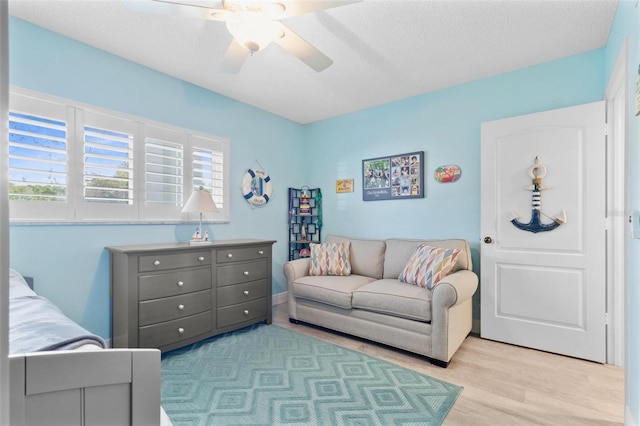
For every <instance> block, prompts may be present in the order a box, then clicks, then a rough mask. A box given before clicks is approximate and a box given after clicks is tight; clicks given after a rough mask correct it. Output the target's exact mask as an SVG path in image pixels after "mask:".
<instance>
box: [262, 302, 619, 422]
mask: <svg viewBox="0 0 640 426" xmlns="http://www.w3.org/2000/svg"><path fill="white" fill-rule="evenodd" d="M273 308H274V311H273V322H274V324H278V325H280V326H283V327H286V328H289V329H291V330H295V331H298V332H300V333H304V334H308V335H310V336H313V337H316V338H320V339H323V340H325V341H329V342H331V343H334V344H336V345H340V346H344V347H347V348H349V349H353V350H356V351H360V352H364V353H366V354H369V355H371V356H374V357H377V358H381V359H384V360H387V361H390V362H393V363H396V364H399V365H402V366H404V367H407V368H410V369H412V370H415V371H418V372H421V373H424V374H427V375H429V376H431V377H435V378H438V379H441V380H445V381H447V382H449V383H453V384H456V385H459V386H462V387H463V388H464V390H463V391H462V393H461V394H460V396H459V398H458V400H457V401H456V403H455V404H454V406H453V408H452V409H451V411H450V412H449V414H448V415H447V417H446V419H445V422H444V425H445V426H446V425H474V426H475V425H478V426H479V425H496V426H498V425H505V426H507V425H509V426H511V425H514V426H516V425H585V426H588V425H621V424H623V422H624V369H623V368H621V367H615V366H612V365H602V364H597V363H593V362H589V361H583V360H578V359H574V358H569V357H565V356H561V355H555V354H550V353H547V352H541V351H536V350H533V349H527V348H522V347H518V346H512V345H506V344H503V343H498V342H494V341H490V340H485V339H481V338H479V337H474V336H470V337H468V338H467V339H466V340H465V342H464V343H463V344H462V347H461V348H460V349H459V350H458V351H457V352H456V354H455V355H454V356H453V359H452V360H451V363H450V364H449V367H448V368H446V369H445V368H440V367H436V366H434V365H431V364H430V363H429V362H428V361H427V360H425V359H424V358H421V357H420V356H417V355H412V354H410V353H407V352H403V351H399V350H395V349H392V348H389V347H386V346H382V345H377V344H375V343H371V342H368V341H364V340H361V339H358V338H354V337H350V336H346V335H343V334H339V333H334V332H331V331H327V330H324V329H320V328H316V327H312V326H308V325H303V324H299V325H296V324H292V323H290V322H289V316H288V312H287V304H286V303H282V304H279V305H276V306H274V307H273Z"/></svg>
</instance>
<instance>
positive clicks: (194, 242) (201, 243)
mask: <svg viewBox="0 0 640 426" xmlns="http://www.w3.org/2000/svg"><path fill="white" fill-rule="evenodd" d="M207 244H213V241H211V240H189V245H190V246H206V245H207Z"/></svg>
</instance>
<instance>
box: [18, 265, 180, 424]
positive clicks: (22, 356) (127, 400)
mask: <svg viewBox="0 0 640 426" xmlns="http://www.w3.org/2000/svg"><path fill="white" fill-rule="evenodd" d="M31 284H32V281H31ZM9 370H10V375H9V392H10V395H9V403H10V406H11V414H10V423H11V425H13V426H21V425H25V426H26V425H28V426H37V425H48V426H53V425H65V426H72V425H136V426H137V425H142V426H145V425H154V426H156V425H170V424H171V422H170V421H169V419H168V417H167V416H166V414H165V413H164V411H163V410H162V409H161V407H160V351H159V350H157V349H108V348H107V345H106V343H105V341H104V339H102V338H101V337H100V336H96V335H93V334H92V333H90V332H88V331H87V330H85V329H84V328H82V327H80V326H79V325H78V324H76V323H75V322H73V321H72V320H70V319H69V318H67V317H66V316H65V315H64V314H63V313H62V311H60V310H59V309H58V308H57V307H56V306H55V305H54V304H53V303H51V302H50V301H49V300H47V299H45V298H43V297H41V296H39V295H37V294H36V293H35V292H34V291H33V289H32V285H29V283H27V280H25V278H24V277H23V276H22V275H20V274H19V273H18V272H17V271H15V270H10V274H9Z"/></svg>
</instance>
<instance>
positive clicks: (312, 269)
mask: <svg viewBox="0 0 640 426" xmlns="http://www.w3.org/2000/svg"><path fill="white" fill-rule="evenodd" d="M350 246H351V243H329V244H309V248H310V249H311V255H310V262H309V275H351V256H350V254H349V252H350V250H349V248H350Z"/></svg>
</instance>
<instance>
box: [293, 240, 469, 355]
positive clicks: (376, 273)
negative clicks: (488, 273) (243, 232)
mask: <svg viewBox="0 0 640 426" xmlns="http://www.w3.org/2000/svg"><path fill="white" fill-rule="evenodd" d="M325 242H326V243H341V242H350V243H351V245H350V246H351V248H350V260H351V275H348V276H331V275H325V276H309V263H310V260H309V259H308V258H304V259H296V260H292V261H289V262H287V263H285V265H284V274H285V276H286V278H287V282H288V286H289V287H288V304H289V319H290V321H291V322H294V323H297V322H305V323H309V324H314V325H318V326H321V327H325V328H329V329H332V330H336V331H340V332H343V333H347V334H351V335H354V336H358V337H362V338H365V339H368V340H372V341H376V342H379V343H383V344H385V345H390V346H394V347H397V348H400V349H404V350H407V351H410V352H414V353H417V354H420V355H424V356H426V357H427V358H429V359H430V361H431V362H433V363H434V364H436V365H439V366H443V367H447V366H448V364H449V361H450V360H451V357H452V356H453V354H454V353H455V352H456V350H457V349H458V348H459V347H460V345H461V344H462V342H463V341H464V339H465V338H466V337H467V336H468V334H469V332H470V331H471V325H472V305H471V303H472V300H471V298H472V296H473V294H474V293H475V291H476V288H477V287H478V277H477V275H476V274H475V273H474V272H472V264H471V252H470V250H469V243H468V241H466V240H459V239H451V240H410V239H387V240H374V239H358V238H348V237H341V236H336V235H329V236H328V237H327V238H326V241H325ZM420 243H427V244H429V245H431V246H435V247H445V248H458V249H460V250H461V252H460V254H459V255H458V258H457V260H456V263H455V265H454V267H453V269H452V270H451V273H449V275H447V276H446V277H444V278H443V279H442V280H441V281H440V282H439V283H438V284H437V286H436V287H435V288H434V289H433V291H431V290H428V289H426V288H423V287H418V286H415V285H411V284H406V283H403V282H400V281H399V280H398V276H399V275H400V273H401V272H402V270H403V269H404V267H405V265H406V263H407V261H408V260H409V258H410V257H411V255H412V254H413V253H414V252H415V250H416V248H417V246H418V245H419V244H420Z"/></svg>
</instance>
